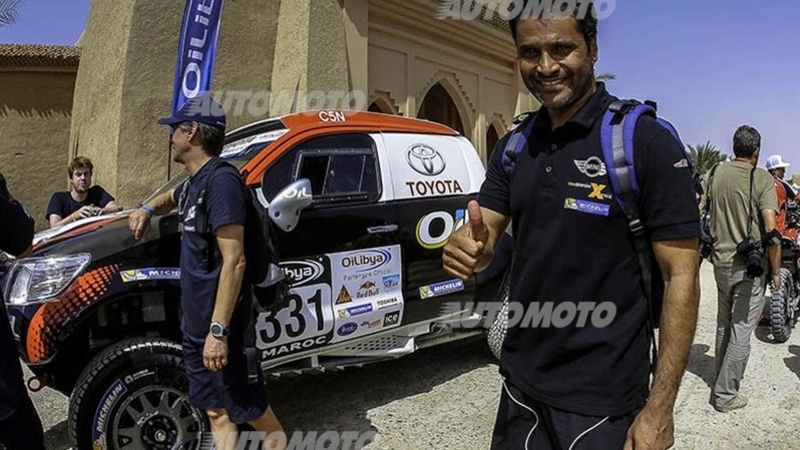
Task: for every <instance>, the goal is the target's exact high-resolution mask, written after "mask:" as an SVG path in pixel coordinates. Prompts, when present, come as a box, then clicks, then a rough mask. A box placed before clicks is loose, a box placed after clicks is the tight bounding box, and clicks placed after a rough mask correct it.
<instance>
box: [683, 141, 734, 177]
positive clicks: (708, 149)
mask: <svg viewBox="0 0 800 450" xmlns="http://www.w3.org/2000/svg"><path fill="white" fill-rule="evenodd" d="M688 147H689V154H690V155H691V156H692V161H694V167H695V170H696V171H697V173H700V174H703V173H706V172H708V171H709V170H710V169H711V167H713V166H714V164H716V163H718V162H723V161H725V160H726V159H727V157H726V156H725V155H723V154H722V153H720V151H719V150H717V147H715V146H714V144H712V143H711V141H708V142H706V143H705V144H700V145H697V146H692V145H689V146H688Z"/></svg>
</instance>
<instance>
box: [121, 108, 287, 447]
mask: <svg viewBox="0 0 800 450" xmlns="http://www.w3.org/2000/svg"><path fill="white" fill-rule="evenodd" d="M218 111H222V108H221V106H219V104H217V103H216V102H215V101H214V100H213V99H212V98H211V97H210V96H206V95H203V96H200V97H196V98H194V99H192V100H191V101H189V102H188V103H187V104H186V106H184V108H183V109H182V110H181V111H179V112H178V114H176V115H175V117H170V118H166V119H161V120H160V121H159V123H161V124H163V125H169V126H170V127H171V128H172V135H171V138H170V144H171V148H172V157H173V160H174V161H175V162H178V163H181V164H183V165H184V167H185V168H186V170H187V171H188V172H189V174H190V177H189V179H188V180H187V181H185V182H184V183H183V184H181V185H180V186H178V187H177V188H175V189H174V190H172V191H170V192H167V193H165V194H163V195H161V196H160V197H157V198H155V199H153V200H151V201H150V203H149V204H142V205H141V206H140V208H139V209H138V210H137V211H136V212H134V213H133V214H132V215H131V217H130V220H129V227H130V229H131V232H133V235H134V237H135V238H136V239H141V238H142V237H144V235H145V234H146V233H147V231H148V229H149V227H150V217H151V216H152V215H153V214H166V213H168V212H170V211H172V210H173V209H174V208H175V207H176V206H177V207H178V212H179V214H180V217H181V226H182V239H181V309H182V311H183V319H182V322H181V330H182V331H183V352H184V361H185V364H186V374H187V377H188V379H189V401H190V403H191V404H192V405H193V406H194V407H196V408H199V409H203V410H205V411H206V413H207V415H208V418H209V421H210V423H211V431H212V433H213V436H214V443H215V445H216V448H217V449H219V450H233V449H235V448H238V447H237V442H236V434H237V428H238V427H237V424H245V423H249V424H250V425H251V426H252V427H253V428H254V429H255V431H257V432H264V433H266V436H267V439H265V441H264V446H265V448H270V449H278V450H281V449H280V448H279V446H278V445H280V444H281V443H282V441H281V439H285V435H283V434H282V433H283V428H282V426H281V423H280V422H279V421H278V418H277V417H276V416H275V414H274V412H273V411H272V408H270V407H269V403H268V400H267V392H266V389H265V386H264V384H263V382H259V383H252V384H251V383H248V379H247V373H248V372H247V366H246V361H245V357H244V331H245V327H246V326H248V325H249V324H247V323H245V321H244V320H243V319H244V317H245V315H244V314H242V312H243V311H242V308H241V307H238V305H240V304H241V302H239V299H240V293H241V292H244V291H245V289H247V288H248V287H247V286H243V283H246V281H245V276H244V275H245V264H246V261H245V257H244V225H245V221H246V203H245V202H246V201H247V197H246V191H245V189H247V187H246V186H245V185H244V183H243V181H242V179H241V177H240V175H239V172H238V171H237V170H236V169H235V168H233V167H232V166H230V165H223V163H222V160H221V159H220V158H219V155H220V153H221V152H222V146H223V143H224V138H225V123H226V122H225V116H224V113H223V114H221V115H214V113H215V112H218ZM209 113H211V114H209ZM209 177H210V178H209ZM201 191H205V198H204V199H203V201H202V202H201V201H199V197H200V193H201ZM204 224H208V225H210V226H209V227H208V228H206V227H205V226H204ZM208 231H210V232H211V233H210V234H206V233H207V232H208ZM250 326H252V325H250ZM273 433H281V434H280V435H277V434H273ZM276 444H277V445H276Z"/></svg>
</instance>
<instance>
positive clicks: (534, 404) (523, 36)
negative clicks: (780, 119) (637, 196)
mask: <svg viewBox="0 0 800 450" xmlns="http://www.w3.org/2000/svg"><path fill="white" fill-rule="evenodd" d="M592 8H593V7H592ZM578 11H579V10H578ZM578 11H576V12H575V13H573V15H572V16H570V17H568V18H564V19H555V18H551V19H549V20H543V19H541V17H532V18H520V19H519V20H512V22H511V29H512V33H513V35H514V39H515V42H516V46H517V54H518V62H519V67H520V72H521V75H522V78H523V80H524V82H525V84H526V86H527V87H528V89H529V90H530V91H531V93H532V94H533V95H534V96H536V97H537V99H539V101H540V102H541V103H542V108H541V109H540V110H539V112H538V113H537V114H536V117H535V119H533V120H534V123H533V128H532V131H531V132H530V134H529V135H528V136H527V146H526V148H524V149H523V150H522V152H521V153H520V154H519V156H518V157H517V160H516V168H515V169H514V171H513V173H512V174H511V175H510V176H507V175H506V173H505V171H504V169H503V167H502V162H501V158H502V154H503V149H504V148H505V146H506V142H507V141H508V139H509V136H508V135H507V136H506V137H504V138H503V139H502V140H501V141H500V142H499V143H498V144H497V146H496V148H495V151H494V152H493V157H492V160H491V161H490V162H489V167H488V170H487V174H486V180H485V182H484V184H483V186H482V187H481V190H480V195H479V202H476V201H471V202H470V203H469V204H468V206H467V207H468V211H469V219H470V220H469V223H468V224H467V225H466V226H464V227H462V228H461V229H459V230H458V231H457V232H456V233H454V234H453V236H452V237H451V239H450V240H449V242H448V244H447V245H446V246H445V248H444V255H443V263H444V266H445V269H446V270H447V271H448V272H449V273H450V274H452V275H454V276H457V277H459V278H462V279H468V278H470V277H472V276H474V275H473V274H474V272H476V271H480V270H483V268H485V267H486V266H487V265H488V264H489V262H490V261H491V259H492V254H493V248H494V246H495V244H496V242H497V240H498V238H499V237H500V236H501V235H502V233H503V231H504V230H505V228H506V225H507V224H508V221H509V220H510V219H511V221H512V227H513V236H514V245H515V248H514V255H515V260H514V262H513V267H512V274H511V286H510V301H512V302H517V303H520V304H521V306H522V307H523V310H524V311H525V312H526V313H527V312H528V311H529V310H531V309H532V308H537V309H538V311H542V310H545V311H547V310H549V309H548V308H546V306H547V304H548V303H549V304H551V306H553V305H555V306H554V307H553V309H555V308H556V307H557V306H558V305H561V304H564V303H572V304H574V305H575V306H574V307H572V305H570V307H572V309H573V310H575V308H577V309H578V310H581V308H589V309H591V308H593V307H595V306H596V305H601V304H606V305H607V306H608V305H609V304H610V305H613V306H612V307H611V308H610V309H609V311H613V313H612V314H613V317H611V319H610V321H608V322H606V321H604V320H593V319H592V320H584V321H583V323H582V324H580V321H579V320H577V316H576V320H573V321H572V322H570V323H568V324H566V326H555V325H553V324H551V325H550V326H545V325H543V324H544V323H546V322H545V321H542V322H539V324H533V323H531V322H529V324H528V325H525V321H519V322H518V323H517V324H516V325H513V326H510V328H509V330H508V334H507V336H506V339H505V342H504V345H503V350H502V356H501V362H500V373H501V375H502V376H503V390H502V394H501V399H500V405H499V409H498V414H497V420H496V424H495V429H494V434H493V438H492V449H493V450H500V449H503V450H505V449H508V450H511V449H514V450H518V449H536V450H546V449H563V450H567V449H577V450H590V449H596V450H622V449H623V448H624V449H626V450H628V449H658V450H663V449H666V448H669V447H670V446H671V445H672V444H673V442H674V430H673V428H674V421H673V408H674V403H675V398H676V395H677V391H678V387H679V385H680V380H681V377H682V375H683V372H684V370H685V367H686V362H687V359H688V356H689V350H690V347H691V343H692V339H693V337H694V330H695V326H696V321H697V308H698V301H699V282H698V260H699V255H698V251H697V249H698V240H697V236H698V235H699V213H698V208H697V204H696V201H695V195H694V192H695V191H694V189H693V185H692V179H691V173H690V170H689V169H688V168H687V164H686V162H685V160H684V158H685V157H686V156H685V154H684V151H683V149H682V148H681V146H680V145H679V144H678V142H677V141H676V140H675V139H674V138H673V137H672V135H671V134H670V133H669V132H668V131H667V130H666V129H665V128H663V127H662V126H661V125H659V124H658V123H657V122H656V121H655V120H654V119H652V118H651V117H648V116H643V117H642V118H641V119H640V120H639V122H638V123H637V125H636V129H635V136H634V146H635V149H634V150H635V151H634V155H635V161H634V164H635V169H636V175H637V179H638V182H639V186H640V192H641V200H640V205H641V206H640V207H641V216H642V217H643V219H644V222H645V226H646V232H647V236H648V239H649V242H650V243H651V246H652V248H653V251H654V254H655V256H656V259H657V261H658V264H659V266H660V268H661V271H662V274H663V276H664V279H665V280H666V281H667V284H666V287H667V288H666V292H665V295H664V308H663V310H662V320H661V324H660V333H659V335H660V336H659V346H658V349H659V355H658V364H657V366H656V368H655V376H654V380H653V383H652V385H651V384H650V382H649V381H650V380H649V378H650V377H649V375H650V370H651V361H650V353H649V350H650V338H649V335H650V331H649V330H648V321H647V318H646V315H647V313H648V303H647V300H646V297H645V295H644V293H643V289H642V285H643V284H642V282H641V279H642V276H641V271H640V268H639V265H638V260H637V254H636V250H635V247H634V242H633V239H632V235H631V234H630V231H629V228H628V224H627V221H626V218H625V216H624V215H623V212H622V210H621V208H620V206H619V205H618V203H617V201H616V199H615V198H614V196H613V193H612V190H611V187H610V186H611V183H610V181H609V177H608V175H607V169H606V167H605V165H604V164H603V157H602V152H601V139H600V129H601V118H602V116H603V114H604V113H605V111H606V110H607V108H608V106H609V105H610V103H611V102H612V101H613V100H614V99H615V97H613V96H611V95H610V94H609V93H608V92H607V91H606V89H605V86H604V85H603V83H596V82H595V81H594V63H595V61H596V60H597V57H598V50H597V38H596V33H597V20H596V19H595V17H596V16H593V15H592V9H589V12H588V13H587V14H586V15H585V16H583V18H576V16H577V14H578ZM587 163H589V164H587ZM576 200H577V201H580V202H581V204H582V205H590V206H591V207H583V208H575V207H574V206H575V203H576ZM587 303H588V305H587ZM590 312H591V311H590ZM604 317H607V316H604ZM553 322H559V324H560V325H563V323H560V322H561V320H554V321H553Z"/></svg>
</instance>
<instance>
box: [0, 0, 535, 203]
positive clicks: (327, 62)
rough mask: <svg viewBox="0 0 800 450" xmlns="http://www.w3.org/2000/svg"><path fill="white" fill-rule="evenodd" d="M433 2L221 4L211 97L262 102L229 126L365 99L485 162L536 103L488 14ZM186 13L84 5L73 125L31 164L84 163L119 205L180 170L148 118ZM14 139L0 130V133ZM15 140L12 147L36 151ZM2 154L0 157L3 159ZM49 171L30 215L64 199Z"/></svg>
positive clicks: (500, 26) (503, 28) (128, 1)
mask: <svg viewBox="0 0 800 450" xmlns="http://www.w3.org/2000/svg"><path fill="white" fill-rule="evenodd" d="M440 3H441V2H440V1H439V0H269V1H264V0H236V1H227V2H226V3H225V5H224V9H223V14H222V23H221V27H220V36H219V43H218V47H217V58H216V61H217V63H216V72H215V77H214V83H213V89H214V91H216V92H217V95H216V96H217V98H218V100H220V101H221V102H223V104H225V100H226V96H233V95H246V94H241V93H242V92H253V93H255V92H268V93H269V95H270V96H269V98H268V107H264V108H248V107H244V108H241V112H240V113H238V114H236V113H235V111H233V112H232V111H231V109H229V110H228V123H229V126H230V127H236V126H240V125H243V124H246V123H249V122H252V121H255V120H259V119H262V118H264V117H268V116H277V115H282V114H285V113H288V112H290V110H291V109H292V108H294V109H296V110H304V109H309V108H311V107H315V106H317V105H319V104H320V103H319V102H316V103H314V100H312V98H311V97H312V95H311V93H319V92H322V93H331V92H344V93H350V92H359V93H362V94H363V96H364V98H365V100H366V101H365V102H363V104H362V105H360V106H361V107H362V108H365V109H369V110H372V111H380V112H384V113H389V114H399V115H403V116H409V117H420V118H426V119H429V120H433V121H437V122H442V123H445V124H447V125H450V126H451V127H453V128H455V129H457V130H459V131H461V132H462V133H463V134H464V135H465V136H467V137H468V138H469V139H470V140H471V141H472V142H473V144H474V145H475V147H476V149H477V150H478V151H479V153H480V154H481V156H483V157H484V158H485V157H486V156H487V149H490V148H491V146H492V144H493V143H494V142H496V141H497V139H498V138H499V137H500V136H502V135H503V134H504V133H505V132H506V130H507V129H509V128H510V127H511V125H512V123H511V120H512V118H513V117H514V116H515V115H516V114H518V113H519V112H522V111H526V110H530V109H535V108H536V103H535V100H533V98H532V96H530V94H528V92H527V90H526V89H525V87H524V85H523V84H522V83H521V81H520V79H519V75H518V71H517V69H516V63H515V59H514V47H513V41H512V39H511V36H510V34H509V31H508V25H507V23H506V22H504V21H502V20H501V19H500V18H499V17H497V16H494V17H493V18H491V19H489V20H486V19H483V18H482V17H479V18H478V19H476V20H439V19H438V18H437V16H438V13H439V11H438V8H439V6H440ZM183 8H184V2H182V1H169V2H164V1H156V0H94V1H93V2H92V4H91V8H90V12H89V18H88V23H87V27H86V30H85V31H84V33H83V35H82V36H81V39H80V42H79V46H80V64H79V66H78V68H77V76H76V75H75V73H74V72H73V73H72V76H73V77H74V95H73V97H72V98H71V99H70V100H71V102H70V103H71V115H70V114H69V108H67V111H66V112H67V114H66V116H65V118H64V121H65V122H64V123H62V124H61V127H60V128H59V130H58V132H59V133H60V134H59V136H58V139H59V143H58V144H53V145H48V147H49V148H51V150H50V151H51V152H52V154H51V153H48V154H46V155H45V154H43V153H37V155H38V156H37V158H36V159H37V160H38V164H37V165H38V166H41V165H42V164H45V165H49V163H46V162H44V160H45V159H47V161H54V162H55V163H54V166H58V168H59V170H61V171H63V166H64V164H65V162H66V161H67V160H68V159H69V157H71V156H72V155H74V154H80V155H85V156H89V157H90V158H92V160H93V161H94V162H95V172H96V174H95V181H96V182H97V183H99V184H102V185H103V186H104V187H105V188H106V189H107V190H109V191H110V192H112V194H114V195H116V197H117V198H118V200H119V201H120V202H121V204H122V205H123V206H126V207H132V206H135V205H136V203H137V202H138V201H139V200H141V199H142V198H143V197H144V196H145V195H147V194H148V193H149V192H151V191H152V190H153V189H154V188H155V187H157V186H158V185H160V184H161V183H163V182H164V181H166V179H167V177H169V176H174V175H176V174H177V173H178V171H179V170H181V169H180V168H179V167H177V166H176V165H175V164H171V163H170V162H169V155H168V132H167V130H166V129H165V128H164V127H160V126H158V125H157V124H156V119H157V118H159V117H161V116H163V115H165V114H167V113H168V111H169V107H170V104H171V92H172V82H173V74H174V70H175V60H176V52H177V44H178V33H179V30H180V26H181V20H182V15H183ZM64 51H71V50H67V49H65V50H64ZM2 70H3V68H0V71H2ZM1 75H2V72H0V76H1ZM43 83H44V82H43ZM295 92H297V93H298V94H294V93H295ZM287 95H288V97H289V98H293V99H294V100H295V102H294V106H293V104H292V102H291V101H289V102H287V101H285V99H286V98H287ZM48 97H51V96H48ZM2 98H4V97H0V111H2V110H3V109H1V108H4V106H3V102H2ZM282 99H284V100H282ZM42 101H48V100H47V99H46V98H45V99H43V100H42ZM262 104H263V100H262ZM226 106H227V105H226ZM256 110H257V111H256ZM254 111H256V112H257V114H253V112H254ZM67 123H68V126H67V125H66V124H67ZM48 128H49V127H48ZM12 131H13V130H10V129H7V128H6V126H5V125H4V124H0V132H2V133H3V134H6V133H9V132H12ZM65 133H68V134H69V136H68V137H67V138H64V134H65ZM28 139H29V138H28ZM18 141H19V142H20V144H18V145H17V147H15V148H21V147H20V145H23V144H24V146H25V148H26V149H27V148H29V147H35V146H36V144H35V143H34V142H23V141H24V138H19V139H18ZM8 151H9V150H7V149H6V148H1V149H0V158H4V159H5V158H8V157H9V156H8ZM14 151H15V152H18V151H19V150H14ZM27 151H32V150H27ZM40 152H41V150H40ZM15 167H16V166H15ZM4 170H5V171H7V172H8V170H6V169H4ZM26 170H31V169H30V168H28V169H26ZM14 171H15V172H16V173H20V174H23V175H22V176H15V179H14V181H15V183H20V184H19V186H20V187H27V186H26V185H25V182H24V181H22V180H21V179H24V178H25V176H24V174H25V173H26V172H25V171H18V169H16V168H15V169H14ZM50 171H51V172H52V174H53V175H52V177H53V179H52V180H51V182H49V183H40V184H39V185H38V186H39V187H38V191H40V192H36V193H35V195H34V193H32V195H31V197H30V200H31V204H37V205H40V204H42V203H43V202H46V200H47V197H49V192H44V191H52V190H53V189H55V188H59V189H63V188H65V187H66V179H65V177H61V176H60V175H58V176H56V175H57V174H56V172H58V171H57V170H55V169H54V168H53V169H50ZM59 177H60V178H59Z"/></svg>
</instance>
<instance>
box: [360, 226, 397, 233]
mask: <svg viewBox="0 0 800 450" xmlns="http://www.w3.org/2000/svg"><path fill="white" fill-rule="evenodd" d="M392 231H397V225H396V224H389V225H378V226H374V227H367V233H369V234H378V233H391V232H392Z"/></svg>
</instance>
